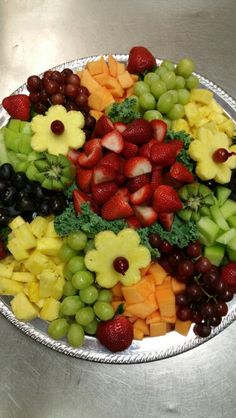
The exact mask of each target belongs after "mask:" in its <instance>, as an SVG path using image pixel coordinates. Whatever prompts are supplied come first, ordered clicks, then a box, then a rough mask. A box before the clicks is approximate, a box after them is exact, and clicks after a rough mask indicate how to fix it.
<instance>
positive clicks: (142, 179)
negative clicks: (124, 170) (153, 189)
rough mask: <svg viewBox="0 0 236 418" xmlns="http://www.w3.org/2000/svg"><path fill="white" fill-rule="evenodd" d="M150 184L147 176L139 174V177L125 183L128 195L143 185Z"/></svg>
mask: <svg viewBox="0 0 236 418" xmlns="http://www.w3.org/2000/svg"><path fill="white" fill-rule="evenodd" d="M149 182H150V175H149V174H141V175H140V176H136V177H133V178H132V179H130V180H129V181H127V183H126V185H127V187H128V190H129V192H130V193H134V192H136V191H137V190H139V189H141V187H143V186H144V185H145V184H148V183H149Z"/></svg>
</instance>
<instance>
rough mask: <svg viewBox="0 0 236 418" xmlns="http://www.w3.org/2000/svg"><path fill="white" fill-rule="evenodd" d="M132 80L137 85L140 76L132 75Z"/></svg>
mask: <svg viewBox="0 0 236 418" xmlns="http://www.w3.org/2000/svg"><path fill="white" fill-rule="evenodd" d="M130 76H131V78H132V80H133V81H134V82H135V83H136V81H138V75H137V74H130Z"/></svg>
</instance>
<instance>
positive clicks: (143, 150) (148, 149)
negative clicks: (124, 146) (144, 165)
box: [138, 138, 157, 160]
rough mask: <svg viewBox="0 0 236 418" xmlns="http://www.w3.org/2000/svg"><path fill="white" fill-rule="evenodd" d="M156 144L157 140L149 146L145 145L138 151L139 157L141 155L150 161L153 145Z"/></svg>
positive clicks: (151, 141)
mask: <svg viewBox="0 0 236 418" xmlns="http://www.w3.org/2000/svg"><path fill="white" fill-rule="evenodd" d="M156 143H157V140H156V139H154V138H153V139H151V140H150V141H149V142H148V143H147V144H143V145H142V146H141V147H140V148H139V150H138V155H141V156H142V157H146V158H148V159H149V160H150V157H151V148H152V145H153V144H156Z"/></svg>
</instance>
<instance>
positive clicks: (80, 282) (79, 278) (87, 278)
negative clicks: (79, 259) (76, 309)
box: [71, 270, 94, 290]
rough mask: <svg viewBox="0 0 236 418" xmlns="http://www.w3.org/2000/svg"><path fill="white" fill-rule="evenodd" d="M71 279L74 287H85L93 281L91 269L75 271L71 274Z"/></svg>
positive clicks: (80, 288)
mask: <svg viewBox="0 0 236 418" xmlns="http://www.w3.org/2000/svg"><path fill="white" fill-rule="evenodd" d="M71 281H72V284H73V286H74V287H75V288H76V289H79V290H82V289H86V288H87V287H89V286H90V285H91V284H92V283H93V282H94V275H93V273H91V271H87V270H81V271H77V272H76V273H75V274H74V275H73V277H72V279H71Z"/></svg>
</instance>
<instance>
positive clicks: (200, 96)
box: [190, 89, 213, 105]
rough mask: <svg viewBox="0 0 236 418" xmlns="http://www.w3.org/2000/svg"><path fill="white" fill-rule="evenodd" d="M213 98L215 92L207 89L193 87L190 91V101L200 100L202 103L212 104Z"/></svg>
mask: <svg viewBox="0 0 236 418" xmlns="http://www.w3.org/2000/svg"><path fill="white" fill-rule="evenodd" d="M212 98H213V93H212V92H211V91H209V90H205V89H193V90H191V93H190V102H191V101H193V102H198V103H202V104H206V105H208V104H210V102H211V100H212Z"/></svg>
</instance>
